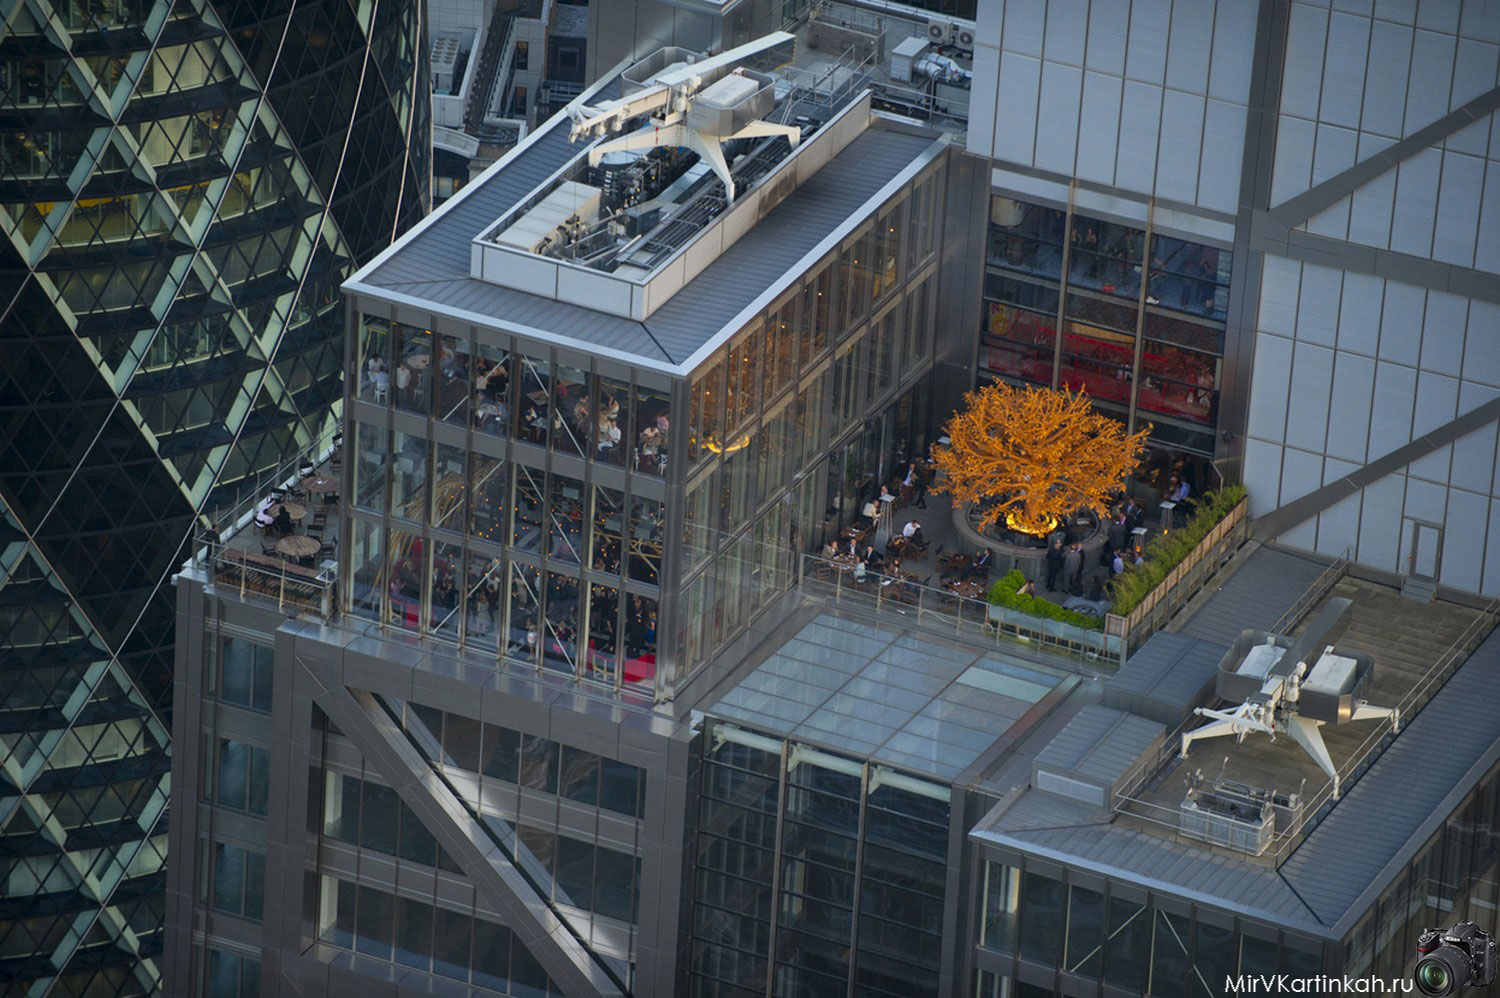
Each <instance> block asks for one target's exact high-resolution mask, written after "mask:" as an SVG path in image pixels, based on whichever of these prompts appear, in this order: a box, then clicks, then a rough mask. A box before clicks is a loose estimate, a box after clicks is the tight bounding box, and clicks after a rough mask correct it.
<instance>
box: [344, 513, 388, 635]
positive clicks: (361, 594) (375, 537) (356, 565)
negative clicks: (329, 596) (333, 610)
mask: <svg viewBox="0 0 1500 998" xmlns="http://www.w3.org/2000/svg"><path fill="white" fill-rule="evenodd" d="M383 534H384V531H383V530H382V529H381V527H380V525H379V524H378V523H370V522H369V521H367V520H355V521H354V550H353V551H351V552H350V556H349V580H350V585H349V608H350V612H352V613H354V614H356V615H358V616H361V617H368V618H370V619H372V620H379V619H380V616H381V605H382V600H383V598H384V596H385V556H384V554H383V552H382V550H381V541H382V535H383Z"/></svg>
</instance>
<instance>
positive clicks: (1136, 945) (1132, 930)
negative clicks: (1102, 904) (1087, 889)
mask: <svg viewBox="0 0 1500 998" xmlns="http://www.w3.org/2000/svg"><path fill="white" fill-rule="evenodd" d="M1106 928H1107V930H1108V935H1106V936H1105V939H1104V980H1105V982H1106V983H1109V984H1113V985H1114V986H1115V987H1119V988H1125V989H1126V990H1129V991H1139V990H1140V989H1141V984H1142V980H1141V978H1142V977H1143V976H1144V972H1145V969H1146V953H1147V951H1148V950H1149V949H1150V948H1151V922H1150V920H1149V919H1148V918H1147V915H1146V909H1145V907H1144V906H1142V905H1138V904H1136V903H1134V902H1133V901H1127V900H1125V899H1123V898H1117V897H1112V898H1110V899H1109V918H1108V920H1107V922H1106Z"/></svg>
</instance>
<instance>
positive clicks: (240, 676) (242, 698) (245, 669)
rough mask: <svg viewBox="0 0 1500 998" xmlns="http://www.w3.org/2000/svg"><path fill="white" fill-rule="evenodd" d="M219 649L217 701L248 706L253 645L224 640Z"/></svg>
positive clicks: (253, 662) (237, 640)
mask: <svg viewBox="0 0 1500 998" xmlns="http://www.w3.org/2000/svg"><path fill="white" fill-rule="evenodd" d="M221 647H222V649H223V651H222V654H221V656H220V660H221V662H222V665H221V667H220V674H221V677H222V678H221V681H220V684H219V699H220V700H225V701H227V702H229V703H237V704H240V705H242V706H249V705H250V697H251V693H250V690H251V686H252V684H253V683H254V677H255V645H253V644H251V643H250V642H248V641H241V640H240V639H238V638H226V639H224V642H223V645H222V646H221Z"/></svg>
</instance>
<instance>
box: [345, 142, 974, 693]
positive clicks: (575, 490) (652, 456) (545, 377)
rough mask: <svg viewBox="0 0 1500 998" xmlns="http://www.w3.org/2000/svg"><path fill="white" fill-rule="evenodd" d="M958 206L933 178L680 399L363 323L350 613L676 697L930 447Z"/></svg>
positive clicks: (579, 368) (762, 318)
mask: <svg viewBox="0 0 1500 998" xmlns="http://www.w3.org/2000/svg"><path fill="white" fill-rule="evenodd" d="M943 198H944V190H943V184H942V174H941V172H940V170H939V169H938V168H937V167H933V168H932V169H929V170H928V171H927V173H926V174H925V175H924V176H920V177H918V178H917V179H916V180H915V181H914V182H913V183H912V184H911V185H909V186H908V187H907V188H906V189H904V190H902V191H899V192H897V193H896V194H895V195H894V196H893V197H892V198H890V200H889V201H888V202H887V203H886V204H885V205H883V206H881V207H880V208H879V209H878V210H877V211H876V212H874V213H873V214H872V215H871V217H870V219H869V221H868V222H867V223H866V224H865V225H863V226H862V227H861V228H860V229H858V230H857V231H856V232H855V233H854V234H853V235H851V236H849V237H848V238H847V239H846V240H845V241H844V243H843V245H842V246H841V247H840V248H838V249H837V250H835V251H833V252H831V253H830V254H829V255H828V256H827V257H826V258H825V259H824V260H822V261H820V262H819V263H818V264H817V265H815V266H814V267H812V268H811V269H810V271H809V272H808V274H807V275H806V276H805V277H804V278H803V279H802V280H801V281H799V282H798V283H797V284H795V285H794V286H793V287H791V288H789V289H787V290H786V291H785V292H784V293H783V294H782V295H781V296H780V297H779V298H778V300H776V301H775V302H773V303H772V304H771V306H770V307H769V308H767V309H766V310H765V311H764V312H763V313H762V314H760V315H758V316H756V317H755V318H754V319H753V320H752V321H751V322H749V323H748V324H747V325H746V326H745V327H744V328H743V329H741V330H739V331H738V332H737V333H736V334H735V335H733V336H732V337H731V338H730V339H729V341H728V342H727V343H726V344H725V345H724V346H723V347H722V348H720V349H719V350H718V351H717V352H716V353H715V354H713V355H712V356H711V357H709V358H707V359H706V360H705V361H704V362H703V363H702V364H700V365H699V367H698V368H697V370H695V371H694V372H693V374H692V375H691V376H689V377H687V378H674V377H670V376H667V375H663V374H659V373H655V372H652V371H649V370H643V369H639V368H635V369H632V368H629V367H622V366H620V364H619V363H618V361H616V360H614V359H612V358H603V357H598V358H586V357H583V356H581V355H576V354H570V353H568V352H565V351H563V350H560V349H552V348H548V347H546V346H543V345H540V344H536V343H533V342H530V341H527V340H525V339H522V338H520V337H510V336H505V335H501V334H499V333H497V332H495V331H493V330H487V329H482V328H469V327H455V328H452V329H450V328H449V327H447V326H446V325H445V321H444V320H441V319H439V320H438V321H436V322H434V323H433V326H434V328H431V329H429V328H425V327H419V326H413V325H410V324H408V323H407V322H404V321H401V320H400V319H398V318H397V317H396V316H395V314H394V312H389V311H388V312H387V313H386V314H376V313H374V312H371V311H368V310H366V311H365V312H364V313H362V314H361V315H360V316H359V317H358V320H357V322H356V323H355V326H356V328H355V340H356V343H357V353H356V357H355V361H354V362H355V370H356V371H357V372H358V378H357V383H355V382H354V381H351V384H350V386H349V389H350V394H351V397H352V398H353V399H355V400H356V403H368V405H364V404H356V405H355V407H354V409H353V415H354V419H353V420H352V421H351V424H350V427H349V430H348V439H349V440H351V441H352V442H353V444H352V445H353V447H354V455H355V456H354V459H353V460H352V461H351V462H350V464H351V470H352V477H353V481H352V487H351V489H350V494H351V495H353V496H354V508H353V510H352V513H351V516H350V518H349V522H350V527H349V531H350V533H349V541H348V544H349V551H348V555H349V556H348V557H347V558H345V559H344V560H343V562H342V564H343V567H344V571H345V572H346V585H345V586H344V592H345V594H346V595H345V599H346V608H347V609H348V611H349V612H351V613H354V614H356V615H359V616H363V617H367V618H369V619H373V620H377V621H381V622H382V623H384V624H385V625H386V626H388V627H391V628H396V629H401V630H406V631H411V632H415V633H420V634H425V635H430V636H433V637H437V638H440V639H444V640H449V641H456V642H458V643H460V644H462V645H464V646H466V647H469V648H474V649H477V650H480V651H482V652H483V653H484V654H486V655H493V656H494V657H495V658H496V659H497V661H498V662H500V663H504V664H505V665H506V666H507V667H518V668H525V669H536V670H543V671H549V672H555V673H559V674H565V675H571V676H574V677H576V678H579V679H582V680H586V681H589V682H594V683H599V684H602V685H604V686H607V687H610V688H612V689H616V690H620V691H622V692H625V693H633V694H638V695H641V696H645V697H651V698H653V699H655V700H664V699H667V698H669V697H670V696H671V695H672V694H673V691H674V690H675V689H676V687H677V684H679V683H680V682H681V681H682V680H683V679H685V678H686V677H687V676H688V675H690V674H691V673H692V672H693V671H694V670H695V669H697V668H699V667H701V666H702V665H703V664H704V663H705V662H706V661H707V660H708V659H709V658H710V657H711V656H712V655H713V653H714V652H715V651H716V650H717V649H719V648H722V647H723V646H724V645H725V644H726V643H728V642H729V641H731V640H733V639H734V638H735V637H736V636H737V635H738V634H739V633H741V632H742V630H743V628H744V627H745V626H746V625H747V624H748V623H749V621H750V619H751V618H753V617H754V616H755V615H756V614H758V613H760V612H762V611H763V610H764V609H765V608H767V607H768V606H770V605H771V603H772V602H773V601H774V600H775V598H776V597H777V596H778V595H779V594H781V593H782V592H783V591H785V590H786V589H787V588H788V586H789V585H790V584H791V581H792V556H793V553H794V551H796V550H802V549H810V548H811V546H812V545H813V544H814V543H816V542H817V535H818V534H819V532H820V530H821V529H826V528H827V527H829V526H832V528H833V529H835V530H837V529H838V527H839V526H841V525H842V524H841V521H840V518H841V517H843V518H852V516H853V512H854V508H853V507H854V499H853V498H852V494H851V498H849V499H848V500H847V501H845V500H842V499H839V498H838V497H839V496H840V495H842V493H843V492H845V491H848V490H858V489H860V488H863V487H865V486H866V485H867V484H868V482H871V481H876V480H878V477H877V476H881V475H885V476H887V477H888V476H889V474H890V472H891V471H892V469H893V468H894V467H895V466H896V463H897V462H899V461H901V460H902V459H904V458H905V456H906V455H907V454H908V453H910V452H914V451H915V449H916V448H918V447H919V446H920V445H921V444H923V443H924V442H925V437H924V434H925V431H926V408H927V398H928V392H927V386H926V377H927V375H928V374H929V372H930V371H931V366H932V365H931V357H932V352H933V334H932V321H931V314H932V309H933V307H934V305H935V298H936V292H935V287H936V278H935V276H934V275H935V273H936V266H937V265H936V248H937V239H938V230H939V228H940V226H939V219H940V218H941V213H942V206H943ZM403 317H404V318H409V316H403ZM828 508H832V519H831V520H830V519H829V514H828V513H826V512H825V510H826V509H828ZM669 524H671V525H673V526H671V527H670V529H671V530H672V531H673V535H672V536H671V537H669ZM676 524H680V525H681V526H680V528H679V527H677V526H675V525H676ZM679 530H680V533H678V532H677V531H679ZM678 538H680V540H679V539H678ZM667 592H678V593H681V594H682V596H681V598H680V599H679V600H678V601H676V603H675V610H676V614H675V617H674V621H675V624H673V623H670V622H665V621H663V620H662V619H661V601H662V596H663V594H664V593H667ZM659 625H661V626H659Z"/></svg>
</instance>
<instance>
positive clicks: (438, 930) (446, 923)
mask: <svg viewBox="0 0 1500 998" xmlns="http://www.w3.org/2000/svg"><path fill="white" fill-rule="evenodd" d="M433 914H434V919H433V938H434V940H435V942H436V945H435V946H433V950H432V970H433V973H436V974H441V975H442V976H444V977H451V978H453V979H455V980H459V981H466V980H468V979H469V934H470V932H472V931H473V927H474V920H473V919H472V918H470V917H469V916H468V915H460V914H459V913H458V912H456V911H448V910H446V909H444V908H438V909H436V910H435V911H434V913H433Z"/></svg>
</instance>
